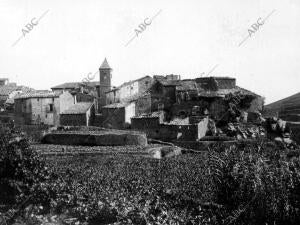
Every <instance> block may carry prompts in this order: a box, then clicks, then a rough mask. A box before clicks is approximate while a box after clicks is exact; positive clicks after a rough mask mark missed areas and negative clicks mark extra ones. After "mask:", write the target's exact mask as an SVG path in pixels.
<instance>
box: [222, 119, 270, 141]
mask: <svg viewBox="0 0 300 225" xmlns="http://www.w3.org/2000/svg"><path fill="white" fill-rule="evenodd" d="M218 131H219V132H221V134H222V133H223V134H226V135H227V136H229V137H235V138H236V139H237V140H241V139H249V138H258V137H264V136H265V135H266V131H265V129H264V128H263V126H258V125H254V124H247V125H246V124H242V123H228V124H227V126H225V127H224V128H223V129H218Z"/></svg>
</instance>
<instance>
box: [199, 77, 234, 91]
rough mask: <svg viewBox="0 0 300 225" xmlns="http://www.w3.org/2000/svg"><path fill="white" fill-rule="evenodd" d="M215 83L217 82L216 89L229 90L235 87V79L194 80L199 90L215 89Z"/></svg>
mask: <svg viewBox="0 0 300 225" xmlns="http://www.w3.org/2000/svg"><path fill="white" fill-rule="evenodd" d="M215 82H217V86H218V89H231V88H235V87H236V79H235V78H226V77H200V78H196V83H198V84H200V86H201V88H203V89H205V90H212V89H215Z"/></svg>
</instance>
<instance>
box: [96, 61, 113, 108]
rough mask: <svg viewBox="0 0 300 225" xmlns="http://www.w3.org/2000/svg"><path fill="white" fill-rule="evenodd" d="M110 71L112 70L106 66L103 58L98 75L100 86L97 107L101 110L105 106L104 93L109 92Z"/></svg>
mask: <svg viewBox="0 0 300 225" xmlns="http://www.w3.org/2000/svg"><path fill="white" fill-rule="evenodd" d="M111 71H112V68H111V67H110V66H109V65H108V62H107V59H106V58H105V59H104V61H103V63H102V64H101V66H100V68H99V74H100V86H99V107H98V109H99V110H101V108H102V106H104V105H106V95H105V92H107V91H110V90H111Z"/></svg>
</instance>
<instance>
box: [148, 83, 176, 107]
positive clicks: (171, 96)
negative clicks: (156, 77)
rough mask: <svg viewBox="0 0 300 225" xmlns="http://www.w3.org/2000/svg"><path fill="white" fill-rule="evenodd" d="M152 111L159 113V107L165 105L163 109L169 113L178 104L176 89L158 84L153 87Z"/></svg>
mask: <svg viewBox="0 0 300 225" xmlns="http://www.w3.org/2000/svg"><path fill="white" fill-rule="evenodd" d="M150 92H151V111H152V112H154V111H158V110H159V105H161V104H163V109H164V110H167V111H169V110H170V108H171V107H172V105H173V104H174V103H175V102H176V87H175V86H164V85H162V84H161V83H159V82H156V83H155V84H154V85H153V86H152V87H151V91H150Z"/></svg>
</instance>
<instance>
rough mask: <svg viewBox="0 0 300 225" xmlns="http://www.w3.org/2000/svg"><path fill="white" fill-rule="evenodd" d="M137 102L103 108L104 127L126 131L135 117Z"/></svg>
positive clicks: (115, 104)
mask: <svg viewBox="0 0 300 225" xmlns="http://www.w3.org/2000/svg"><path fill="white" fill-rule="evenodd" d="M135 106H136V105H135V102H124V103H113V104H110V105H106V106H104V107H103V108H102V121H101V123H102V126H103V127H107V128H116V129H124V128H128V127H129V126H130V124H131V118H132V117H133V116H135Z"/></svg>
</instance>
